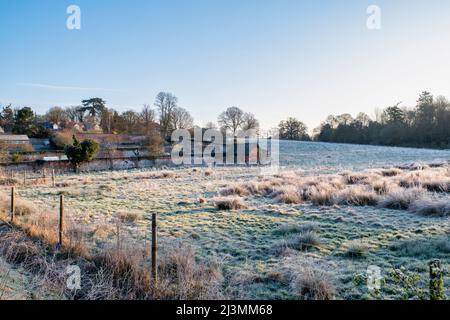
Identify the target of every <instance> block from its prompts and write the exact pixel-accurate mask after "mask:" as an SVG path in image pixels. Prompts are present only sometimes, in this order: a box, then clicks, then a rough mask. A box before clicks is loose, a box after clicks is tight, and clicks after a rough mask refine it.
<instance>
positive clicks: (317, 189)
mask: <svg viewBox="0 0 450 320" xmlns="http://www.w3.org/2000/svg"><path fill="white" fill-rule="evenodd" d="M336 191H337V190H336V189H335V188H333V187H331V186H327V185H324V184H320V185H318V186H311V187H310V188H308V189H307V190H306V191H305V192H304V194H305V198H306V199H308V200H309V201H311V202H312V203H313V204H315V205H318V206H330V205H333V204H334V193H335V192H336Z"/></svg>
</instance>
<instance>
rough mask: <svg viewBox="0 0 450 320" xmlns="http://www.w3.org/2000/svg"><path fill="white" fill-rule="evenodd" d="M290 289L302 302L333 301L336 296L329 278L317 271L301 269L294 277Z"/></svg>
mask: <svg viewBox="0 0 450 320" xmlns="http://www.w3.org/2000/svg"><path fill="white" fill-rule="evenodd" d="M292 288H293V290H294V291H295V293H296V295H298V296H299V297H300V298H301V299H304V300H334V299H335V296H336V289H335V287H334V283H333V281H332V280H331V276H330V275H329V274H328V273H326V272H324V271H322V270H319V269H312V268H305V269H303V270H302V271H301V272H300V274H298V275H296V276H295V277H294V279H293V282H292Z"/></svg>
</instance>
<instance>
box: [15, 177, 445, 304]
mask: <svg viewBox="0 0 450 320" xmlns="http://www.w3.org/2000/svg"><path fill="white" fill-rule="evenodd" d="M258 173H259V171H258V170H257V169H252V168H227V169H223V168H222V169H217V170H214V171H212V170H209V169H183V170H175V171H145V170H134V171H127V172H112V173H111V172H101V173H91V174H81V175H66V176H62V177H59V178H58V187H57V188H52V187H50V186H36V187H32V188H29V187H26V188H18V195H19V198H20V199H26V200H27V201H30V202H32V203H33V204H35V205H36V206H38V207H43V208H48V209H47V210H48V211H49V214H52V212H53V213H54V214H55V216H56V215H57V212H58V209H57V204H58V194H59V193H60V192H62V193H63V194H64V195H65V200H66V208H67V211H68V212H69V214H70V217H71V219H73V220H74V221H75V222H76V223H77V224H78V225H79V226H81V227H82V228H83V229H84V230H85V233H86V234H87V235H89V236H87V237H86V240H85V241H86V242H88V243H89V244H92V246H93V247H94V248H95V247H100V246H101V245H102V244H103V243H105V242H106V241H107V240H110V239H114V237H116V235H117V226H118V225H119V228H120V234H121V236H122V237H125V236H126V237H130V238H132V239H133V241H137V242H139V243H148V241H149V239H150V231H149V230H150V224H151V221H150V219H151V214H152V213H157V214H158V225H159V237H160V239H161V241H162V242H163V243H164V242H168V243H176V242H182V243H184V244H190V245H192V246H193V247H195V248H196V249H197V253H198V258H199V259H201V260H204V261H218V262H220V263H222V265H223V266H224V274H225V279H226V281H225V288H224V291H225V292H226V293H227V294H228V296H230V297H237V298H252V299H297V298H299V297H301V296H302V293H301V292H300V293H299V289H297V288H296V287H295V286H294V285H293V284H294V283H296V282H298V279H296V277H297V276H298V275H301V274H304V272H305V270H318V271H320V274H321V277H322V275H323V277H326V279H327V280H326V281H329V282H331V283H333V284H334V286H335V287H336V295H337V298H341V299H362V298H386V299H392V298H420V297H421V296H422V295H423V294H424V292H426V289H427V283H428V262H429V261H430V260H431V259H435V258H439V259H441V260H443V262H444V265H445V266H446V267H447V268H448V265H449V262H450V260H449V257H450V226H449V218H448V216H447V217H434V216H421V215H417V214H414V213H411V212H409V211H406V210H391V209H379V208H377V207H369V206H367V207H364V206H361V207H354V206H345V205H333V206H324V207H322V206H316V205H313V204H311V203H309V202H304V203H300V204H284V203H279V202H276V201H273V199H270V198H267V197H261V196H244V197H243V199H244V201H245V203H246V205H247V206H248V208H247V209H243V210H237V211H226V210H225V211H221V210H218V209H216V207H215V205H214V203H213V201H212V200H213V199H214V197H216V196H217V195H218V192H219V191H220V190H222V189H223V188H224V187H227V186H229V185H230V184H234V183H236V182H246V181H255V179H257V176H258ZM436 196H437V197H440V198H442V199H447V200H449V202H450V199H449V197H448V194H439V195H437V194H436ZM120 216H122V219H120ZM127 217H131V218H129V219H128V218H127ZM118 220H121V222H120V224H119V223H118V222H117V221H118ZM309 223H314V226H313V228H314V233H315V236H317V238H318V239H316V240H317V241H315V242H314V243H313V245H312V246H308V247H306V248H300V249H299V248H292V247H291V246H289V245H287V243H288V242H289V239H291V237H292V236H295V234H296V233H297V232H298V229H299V228H300V229H301V227H302V226H305V225H306V228H309V227H308V224H309ZM316 242H317V243H316ZM355 244H356V247H357V248H359V249H356V251H357V252H356V253H355V254H354V255H351V254H349V249H348V248H349V246H355ZM371 265H375V266H378V267H380V268H381V272H382V277H383V282H382V287H381V290H380V291H379V292H376V293H374V294H372V295H369V293H368V290H367V285H366V282H367V273H366V271H367V268H368V267H369V266H371ZM322 272H323V273H322ZM445 280H446V287H447V293H449V292H448V290H449V287H450V285H449V280H450V278H449V277H448V276H446V278H445Z"/></svg>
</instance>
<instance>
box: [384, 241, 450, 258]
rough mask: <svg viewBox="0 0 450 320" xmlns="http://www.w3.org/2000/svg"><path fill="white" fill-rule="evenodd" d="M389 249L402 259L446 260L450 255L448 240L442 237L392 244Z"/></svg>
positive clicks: (449, 242)
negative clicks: (438, 258)
mask: <svg viewBox="0 0 450 320" xmlns="http://www.w3.org/2000/svg"><path fill="white" fill-rule="evenodd" d="M390 249H391V250H392V251H395V252H396V253H397V254H398V255H399V256H403V257H416V258H417V257H426V258H430V259H431V258H434V259H436V258H437V257H445V258H447V257H448V255H449V254H450V238H449V237H446V236H443V237H438V238H434V239H433V238H431V239H430V238H428V239H414V240H406V241H399V242H396V243H393V244H392V245H391V246H390Z"/></svg>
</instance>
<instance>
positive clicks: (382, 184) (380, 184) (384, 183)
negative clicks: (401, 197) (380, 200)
mask: <svg viewBox="0 0 450 320" xmlns="http://www.w3.org/2000/svg"><path fill="white" fill-rule="evenodd" d="M371 186H372V188H373V190H374V191H375V192H376V193H377V194H379V195H384V194H387V193H390V192H392V191H395V190H397V189H398V185H397V184H395V183H394V182H392V181H390V180H387V179H379V180H375V181H373V182H372V183H371Z"/></svg>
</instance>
